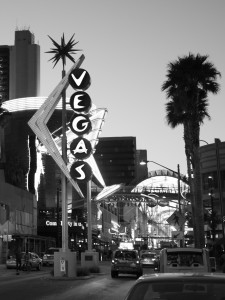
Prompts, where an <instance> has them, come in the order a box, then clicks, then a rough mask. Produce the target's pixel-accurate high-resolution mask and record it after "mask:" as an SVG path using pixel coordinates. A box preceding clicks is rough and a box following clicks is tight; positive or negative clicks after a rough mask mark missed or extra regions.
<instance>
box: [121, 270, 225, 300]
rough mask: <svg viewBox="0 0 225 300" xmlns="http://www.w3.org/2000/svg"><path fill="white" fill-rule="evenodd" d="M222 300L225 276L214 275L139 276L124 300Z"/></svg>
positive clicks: (153, 274)
mask: <svg viewBox="0 0 225 300" xmlns="http://www.w3.org/2000/svg"><path fill="white" fill-rule="evenodd" d="M150 299H163V300H190V299H191V300H224V299H225V276H224V275H223V274H216V273H152V274H146V275H143V276H141V277H140V278H139V279H138V280H136V282H135V283H134V285H133V286H132V287H131V288H130V290H129V291H128V293H127V295H126V297H125V299H124V300H150Z"/></svg>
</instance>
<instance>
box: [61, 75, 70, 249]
mask: <svg viewBox="0 0 225 300" xmlns="http://www.w3.org/2000/svg"><path fill="white" fill-rule="evenodd" d="M64 76H65V70H63V71H62V78H63V77H64ZM62 158H63V160H64V162H65V164H67V139H66V90H65V89H63V91H62ZM61 180H62V183H61V184H62V252H66V251H67V250H68V212H67V183H66V176H65V175H64V173H63V172H62V174H61Z"/></svg>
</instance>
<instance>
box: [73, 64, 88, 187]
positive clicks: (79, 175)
mask: <svg viewBox="0 0 225 300" xmlns="http://www.w3.org/2000/svg"><path fill="white" fill-rule="evenodd" d="M69 83H70V85H71V86H72V87H73V88H74V89H81V90H86V89H87V88H88V87H89V86H90V84H91V78H90V75H89V74H88V72H87V71H86V70H84V69H76V70H73V71H72V72H71V73H70V75H69ZM70 106H71V108H72V109H73V110H74V111H75V112H79V113H75V114H74V116H73V118H72V120H71V121H70V128H71V130H72V132H73V133H75V134H76V135H77V136H78V138H76V139H74V140H73V142H72V143H71V146H70V151H71V153H72V154H73V156H74V157H75V158H76V159H78V160H77V161H75V162H74V163H73V164H72V165H71V168H70V175H71V177H72V178H73V179H74V180H75V181H80V182H83V181H85V182H87V181H89V180H90V179H91V176H92V169H91V167H90V166H89V164H88V163H87V162H84V161H83V159H85V158H87V157H89V156H90V154H91V152H92V146H91V143H90V142H88V141H87V140H85V139H84V138H83V135H84V134H88V133H89V132H90V131H91V130H92V124H91V120H90V119H89V116H88V114H87V113H88V111H89V110H90V108H91V98H90V97H89V95H88V94H87V93H85V92H83V91H80V92H76V93H74V94H73V95H72V96H71V98H70Z"/></svg>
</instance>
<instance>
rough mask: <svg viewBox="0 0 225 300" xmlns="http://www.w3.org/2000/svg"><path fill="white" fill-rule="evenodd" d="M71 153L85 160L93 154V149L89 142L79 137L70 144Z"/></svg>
mask: <svg viewBox="0 0 225 300" xmlns="http://www.w3.org/2000/svg"><path fill="white" fill-rule="evenodd" d="M70 152H71V153H72V154H73V156H74V157H75V158H77V159H85V158H87V157H89V156H90V155H91V153H92V147H91V143H90V141H89V140H87V139H85V138H83V137H79V138H77V139H74V140H73V141H72V143H71V144H70Z"/></svg>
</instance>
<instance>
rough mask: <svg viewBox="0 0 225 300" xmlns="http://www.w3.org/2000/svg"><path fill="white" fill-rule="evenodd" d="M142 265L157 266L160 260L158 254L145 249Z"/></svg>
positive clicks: (142, 255) (141, 258)
mask: <svg viewBox="0 0 225 300" xmlns="http://www.w3.org/2000/svg"><path fill="white" fill-rule="evenodd" d="M140 260H141V264H142V267H150V268H154V269H155V268H157V266H158V260H157V255H156V253H154V252H149V251H145V252H142V254H141V256H140Z"/></svg>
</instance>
